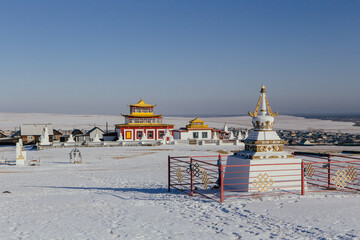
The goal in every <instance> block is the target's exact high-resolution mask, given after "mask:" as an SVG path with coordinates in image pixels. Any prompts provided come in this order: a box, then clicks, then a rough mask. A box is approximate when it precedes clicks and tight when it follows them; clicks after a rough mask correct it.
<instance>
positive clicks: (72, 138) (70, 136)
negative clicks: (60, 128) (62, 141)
mask: <svg viewBox="0 0 360 240" xmlns="http://www.w3.org/2000/svg"><path fill="white" fill-rule="evenodd" d="M66 142H67V143H74V142H75V140H74V136H73V135H72V133H71V132H70V135H69V138H68V140H67V141H66Z"/></svg>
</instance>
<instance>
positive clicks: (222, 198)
mask: <svg viewBox="0 0 360 240" xmlns="http://www.w3.org/2000/svg"><path fill="white" fill-rule="evenodd" d="M220 160H221V156H220ZM220 202H221V203H223V202H224V167H223V164H222V162H221V161H220Z"/></svg>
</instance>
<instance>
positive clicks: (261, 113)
mask: <svg viewBox="0 0 360 240" xmlns="http://www.w3.org/2000/svg"><path fill="white" fill-rule="evenodd" d="M277 114H278V113H277V112H275V113H274V112H272V110H271V108H270V104H269V101H268V99H267V96H266V89H265V86H264V85H262V87H261V91H260V98H259V100H258V102H257V105H256V108H255V111H254V112H253V113H252V112H249V116H250V117H252V124H253V129H252V131H251V133H250V134H249V136H248V137H247V138H246V139H245V150H243V151H239V152H237V153H235V154H234V155H233V156H229V157H228V160H227V166H228V167H227V168H226V171H225V180H226V178H227V180H226V181H225V184H224V187H225V188H227V189H231V191H236V190H239V191H249V192H254V191H255V192H256V191H257V189H256V188H253V186H255V185H256V183H257V182H256V181H258V180H257V178H261V179H263V178H265V177H266V179H267V180H268V182H271V186H269V187H268V188H262V190H263V189H266V190H272V189H281V188H287V190H291V189H292V188H298V187H292V186H293V185H294V182H295V183H296V182H297V181H300V174H299V173H300V166H301V165H300V163H301V159H297V158H294V156H293V155H291V154H290V153H287V152H285V151H284V149H283V148H284V141H283V140H281V139H280V137H279V136H278V134H277V133H276V132H275V131H274V130H273V126H274V123H275V117H276V116H277ZM296 163H298V164H296ZM282 164H284V165H282ZM231 165H237V166H239V165H244V166H241V167H230V166H231ZM280 168H281V170H280ZM282 175H284V176H282ZM285 176H289V177H287V178H288V179H290V181H288V182H284V177H285ZM291 184H292V185H291ZM290 185H291V186H290Z"/></svg>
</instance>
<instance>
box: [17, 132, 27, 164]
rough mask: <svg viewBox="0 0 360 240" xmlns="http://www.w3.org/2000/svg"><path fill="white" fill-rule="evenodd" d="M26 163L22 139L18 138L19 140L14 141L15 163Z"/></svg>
mask: <svg viewBox="0 0 360 240" xmlns="http://www.w3.org/2000/svg"><path fill="white" fill-rule="evenodd" d="M25 164H26V152H25V151H24V149H23V142H22V139H21V138H20V139H19V142H17V143H16V165H25Z"/></svg>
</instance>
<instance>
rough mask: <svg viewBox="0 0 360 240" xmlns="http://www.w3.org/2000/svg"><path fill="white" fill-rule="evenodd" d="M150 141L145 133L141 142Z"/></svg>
mask: <svg viewBox="0 0 360 240" xmlns="http://www.w3.org/2000/svg"><path fill="white" fill-rule="evenodd" d="M146 140H148V138H147V136H146V133H143V135H142V137H141V141H146Z"/></svg>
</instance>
